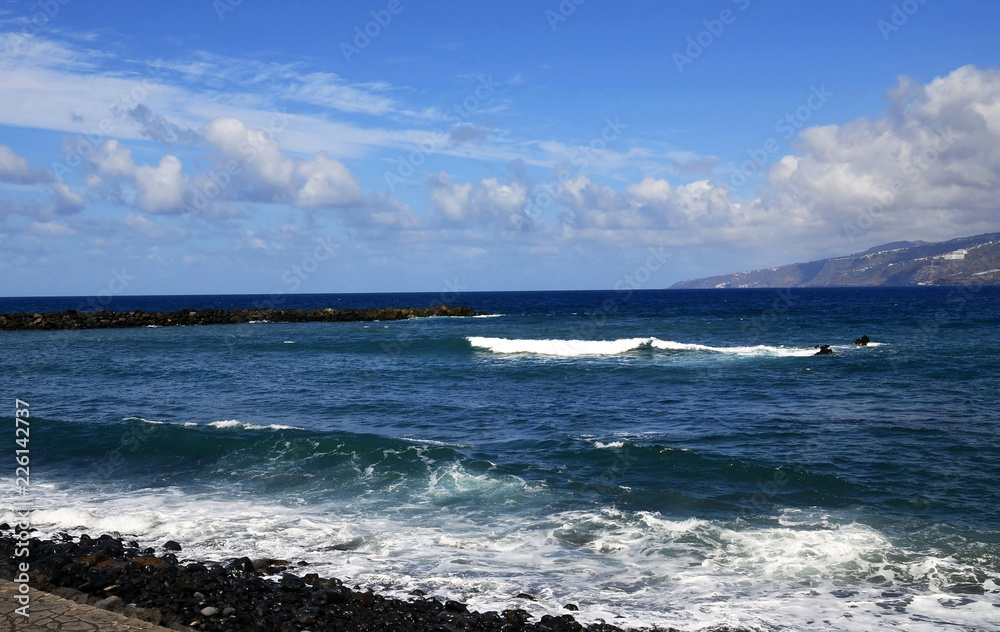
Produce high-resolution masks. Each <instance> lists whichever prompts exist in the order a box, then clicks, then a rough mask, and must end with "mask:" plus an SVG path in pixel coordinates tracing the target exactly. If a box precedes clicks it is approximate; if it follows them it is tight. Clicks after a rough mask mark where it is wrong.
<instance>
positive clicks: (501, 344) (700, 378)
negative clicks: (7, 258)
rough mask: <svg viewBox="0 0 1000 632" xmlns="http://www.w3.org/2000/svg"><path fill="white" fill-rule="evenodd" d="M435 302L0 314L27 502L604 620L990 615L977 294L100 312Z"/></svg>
mask: <svg viewBox="0 0 1000 632" xmlns="http://www.w3.org/2000/svg"><path fill="white" fill-rule="evenodd" d="M442 298H444V299H445V300H447V301H448V302H451V303H453V304H461V305H468V306H471V307H474V308H476V309H477V310H485V311H488V312H491V313H493V314H499V316H496V317H490V318H432V319H415V320H410V321H405V322H387V323H332V324H331V323H305V324H270V323H259V324H249V325H225V326H206V327H190V328H159V329H155V328H149V329H132V330H89V331H54V332H0V344H2V348H3V354H2V356H0V376H2V378H3V379H2V382H3V385H4V386H3V397H4V398H5V399H6V400H7V401H9V402H11V406H10V409H11V410H10V413H8V414H9V415H12V414H13V400H14V398H15V397H17V398H20V399H22V400H26V401H28V402H29V403H30V406H31V414H32V422H33V425H32V435H31V439H32V442H31V446H32V452H31V463H32V486H31V493H30V498H29V500H30V501H31V502H32V503H33V504H34V506H35V507H36V512H35V521H36V526H37V527H39V528H40V529H42V530H43V531H51V532H55V531H60V530H71V531H72V530H76V531H80V530H82V529H86V530H88V531H91V532H94V531H102V532H103V531H108V532H111V531H117V532H120V533H122V534H126V533H127V534H130V535H134V536H136V537H138V538H139V539H141V540H143V541H146V542H149V543H152V544H156V543H159V542H161V541H162V540H166V539H177V540H180V541H182V542H185V543H187V544H188V547H187V548H186V550H185V553H186V554H189V555H191V556H192V557H195V556H199V555H203V556H209V557H216V558H218V557H224V556H226V555H250V556H251V557H253V556H273V557H285V558H288V559H295V560H298V559H306V560H308V561H309V562H310V563H311V564H312V565H313V568H318V569H319V570H320V571H321V572H327V573H329V574H332V575H336V576H340V577H344V578H345V579H350V580H351V581H353V582H358V583H365V584H368V585H371V586H372V587H374V588H376V589H380V590H384V591H387V592H398V593H399V594H405V593H406V592H408V591H409V590H412V589H413V588H418V587H419V588H422V589H423V590H425V591H427V592H428V593H432V594H437V595H440V596H442V597H449V598H458V599H462V600H465V601H469V602H471V603H472V604H473V605H474V606H476V607H479V608H496V607H510V601H511V598H512V596H513V595H516V594H517V593H519V592H529V593H532V594H535V595H537V596H538V601H537V602H533V603H523V602H518V604H517V605H518V606H519V607H526V608H528V609H529V610H531V611H532V612H534V613H535V614H536V615H540V614H541V613H545V612H552V613H558V612H562V610H561V605H562V604H564V603H566V602H569V601H572V602H574V603H578V604H579V605H580V607H581V612H580V618H581V619H584V620H594V619H596V618H598V617H600V618H604V619H606V620H607V621H609V622H614V623H618V624H622V625H653V624H658V625H661V626H667V625H673V626H675V627H678V628H681V629H691V630H695V629H699V628H701V627H704V626H708V625H710V624H716V623H725V622H730V623H741V624H743V625H746V626H748V627H751V628H757V629H773V628H768V627H767V626H787V629H811V630H818V629H824V630H825V629H829V630H872V629H881V628H885V629H906V630H935V629H940V628H941V627H944V626H949V627H950V628H951V629H957V630H998V629H1000V607H998V604H1000V526H998V525H1000V490H998V483H1000V432H998V430H1000V413H998V410H1000V406H998V405H1000V396H998V393H1000V370H998V368H997V367H998V362H1000V343H998V342H997V339H996V335H997V333H998V331H1000V327H998V325H1000V288H996V287H983V288H980V287H973V288H930V287H928V288H874V289H822V290H819V289H815V290H814V289H808V290H807V289H795V290H781V291H775V290H705V291H701V290H684V291H641V292H634V293H623V292H613V291H608V292H523V293H463V294H461V295H460V296H445V297H442V296H441V295H438V294H368V295H359V294H356V295H287V296H284V297H281V301H280V303H274V302H273V301H271V299H269V298H268V297H266V296H188V297H176V296H167V297H115V298H114V299H113V300H112V301H111V302H110V304H109V307H110V308H112V309H118V310H132V309H145V310H149V311H163V310H174V309H180V308H189V309H202V308H208V307H223V308H232V307H249V306H253V305H274V306H281V307H298V308H307V307H375V306H405V305H408V306H427V305H431V304H435V303H440V302H442ZM88 305H90V306H91V307H93V306H104V305H103V304H101V303H99V302H98V301H96V300H95V299H86V298H82V299H81V298H64V297H63V298H30V299H27V298H25V299H13V298H12V299H0V312H9V311H49V310H54V309H66V308H80V307H81V306H82V307H86V306H88ZM862 334H868V335H869V336H870V337H871V338H872V340H873V341H875V342H876V343H877V344H875V345H871V346H868V347H856V346H855V345H853V344H852V341H853V340H854V339H855V338H857V337H860V336H861V335H862ZM817 344H831V345H833V346H834V349H835V353H834V354H833V355H830V356H814V355H812V354H813V353H814V349H813V346H814V345H817ZM13 440H14V437H13V434H12V436H11V437H10V439H9V441H8V443H10V444H13ZM13 449H14V446H13V445H11V450H13ZM11 470H12V472H11V473H13V466H11ZM0 500H2V501H3V506H5V507H7V506H10V505H11V504H13V503H14V499H13V494H12V492H10V491H8V490H4V491H0ZM5 514H6V510H4V511H0V521H3V520H5V519H9V517H7V516H6V515H5ZM616 617H620V618H616Z"/></svg>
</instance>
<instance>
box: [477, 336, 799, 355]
mask: <svg viewBox="0 0 1000 632" xmlns="http://www.w3.org/2000/svg"><path fill="white" fill-rule="evenodd" d="M467 340H468V341H469V343H470V344H471V345H472V346H473V347H477V348H481V349H488V350H490V351H492V352H494V353H503V354H533V355H546V356H558V357H565V358H570V357H579V356H610V355H619V354H622V353H627V352H629V351H634V350H636V349H641V348H648V349H656V350H660V351H678V352H681V351H684V352H707V353H718V354H726V355H735V356H772V357H805V356H811V355H815V354H816V349H814V348H811V347H810V348H803V347H784V346H768V345H754V346H737V347H713V346H709V345H701V344H692V343H685V342H675V341H673V340H661V339H659V338H619V339H617V340H561V339H549V340H534V339H511V338H485V337H480V336H470V337H468V338H467Z"/></svg>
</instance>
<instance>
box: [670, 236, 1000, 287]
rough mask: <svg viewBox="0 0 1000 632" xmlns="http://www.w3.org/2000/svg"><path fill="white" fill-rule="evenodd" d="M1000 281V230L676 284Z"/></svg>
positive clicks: (727, 285)
mask: <svg viewBox="0 0 1000 632" xmlns="http://www.w3.org/2000/svg"><path fill="white" fill-rule="evenodd" d="M978 284H984V285H997V284H1000V233H987V234H985V235H975V236H972V237H960V238H958V239H951V240H949V241H941V242H935V243H928V242H923V241H917V242H910V241H897V242H892V243H888V244H884V245H882V246H876V247H874V248H871V249H869V250H866V251H865V252H859V253H857V254H853V255H847V256H845V257H834V258H832V259H820V260H818V261H809V262H806V263H793V264H791V265H786V266H779V267H776V268H767V269H765V270H754V271H752V272H737V273H735V274H723V275H719V276H713V277H707V278H704V279H693V280H690V281H681V282H680V283H676V284H674V285H673V286H672V287H673V288H733V287H836V286H883V285H886V286H888V285H897V286H898V285H978Z"/></svg>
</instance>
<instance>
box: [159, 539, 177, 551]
mask: <svg viewBox="0 0 1000 632" xmlns="http://www.w3.org/2000/svg"><path fill="white" fill-rule="evenodd" d="M163 550H165V551H180V550H181V545H180V544H178V543H177V542H174V541H173V540H167V541H166V542H164V543H163Z"/></svg>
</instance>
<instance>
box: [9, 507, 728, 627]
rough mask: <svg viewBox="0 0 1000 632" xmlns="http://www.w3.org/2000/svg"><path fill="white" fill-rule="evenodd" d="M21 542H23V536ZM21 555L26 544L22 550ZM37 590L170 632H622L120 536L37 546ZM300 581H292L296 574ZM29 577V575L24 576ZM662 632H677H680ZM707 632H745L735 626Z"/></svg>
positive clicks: (15, 575) (13, 575)
mask: <svg viewBox="0 0 1000 632" xmlns="http://www.w3.org/2000/svg"><path fill="white" fill-rule="evenodd" d="M18 535H20V534H18ZM17 541H18V540H17V538H16V536H15V534H14V531H13V530H12V529H11V528H10V526H9V525H6V524H2V525H0V579H5V580H8V581H15V582H16V581H18V579H19V569H18V568H17V564H18V563H21V562H24V558H23V557H22V558H15V557H14V552H15V549H16V548H17ZM20 546H21V547H23V544H21V545H20ZM29 548H30V551H31V555H30V557H29V565H30V569H29V571H28V573H27V576H28V578H29V585H30V586H31V588H33V589H35V590H41V591H44V592H48V593H52V594H54V595H57V596H59V597H63V598H64V599H69V600H71V601H75V602H77V603H84V604H88V605H92V606H96V607H98V608H103V609H106V610H110V611H113V612H118V613H121V614H124V615H125V616H129V617H132V618H136V619H141V620H143V621H148V622H150V623H153V624H156V625H160V626H163V627H166V628H169V629H172V630H186V631H191V630H209V631H212V632H347V631H355V630H363V631H366V632H379V631H384V632H461V631H465V630H468V631H478V632H584V631H587V632H624V631H623V630H622V628H619V627H616V626H613V625H609V624H607V623H604V622H597V623H589V624H581V623H580V622H578V621H576V620H575V619H574V618H573V615H571V614H569V611H572V610H575V609H576V606H575V605H573V604H566V606H565V607H566V609H567V613H566V614H564V615H562V616H552V615H544V616H542V617H540V618H538V619H537V620H536V619H535V618H534V617H533V616H532V615H531V614H529V613H528V612H526V611H524V610H522V609H520V608H517V607H516V601H517V600H519V599H522V600H523V599H531V597H530V596H529V595H523V594H522V595H517V596H513V595H512V598H511V601H512V602H514V603H513V604H512V607H511V608H510V609H507V610H504V611H502V612H492V611H491V612H474V611H470V610H469V609H468V607H467V606H466V605H465V604H462V603H459V602H456V601H442V600H441V599H439V598H436V597H433V596H427V595H425V594H424V593H423V592H422V591H419V590H415V591H413V592H412V593H411V594H412V595H413V598H412V599H410V600H402V599H396V598H390V597H383V596H381V595H378V594H375V593H373V592H372V591H371V590H364V589H363V588H362V587H360V586H354V587H353V588H352V587H348V586H347V585H345V584H344V582H342V581H341V580H339V579H336V578H326V577H320V576H319V575H317V574H315V573H310V572H308V571H309V569H308V565H307V564H306V563H305V562H299V563H297V564H294V563H290V562H287V561H284V560H270V559H263V560H251V559H249V558H246V557H244V558H240V559H231V560H226V561H222V562H215V561H192V560H186V559H184V558H183V554H182V553H181V551H182V547H181V545H180V544H178V543H176V542H172V541H171V542H165V543H164V544H163V545H162V546H160V547H158V548H155V549H154V548H152V547H147V548H140V546H139V544H138V543H137V542H135V541H127V540H125V539H123V538H121V537H118V536H112V535H107V534H105V535H101V536H99V537H96V538H93V537H90V536H89V535H86V534H84V535H81V536H79V537H76V538H74V537H72V536H69V535H67V534H64V533H63V534H59V536H58V537H56V538H53V539H39V538H31V539H30V541H29ZM293 569H294V570H295V572H294V573H293V572H290V571H291V570H293ZM22 577H23V576H22ZM664 632H676V630H674V629H673V628H670V630H667V631H664ZM704 632H743V631H741V630H739V629H737V628H731V627H727V626H721V627H712V628H708V629H706V630H705V631H704Z"/></svg>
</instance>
